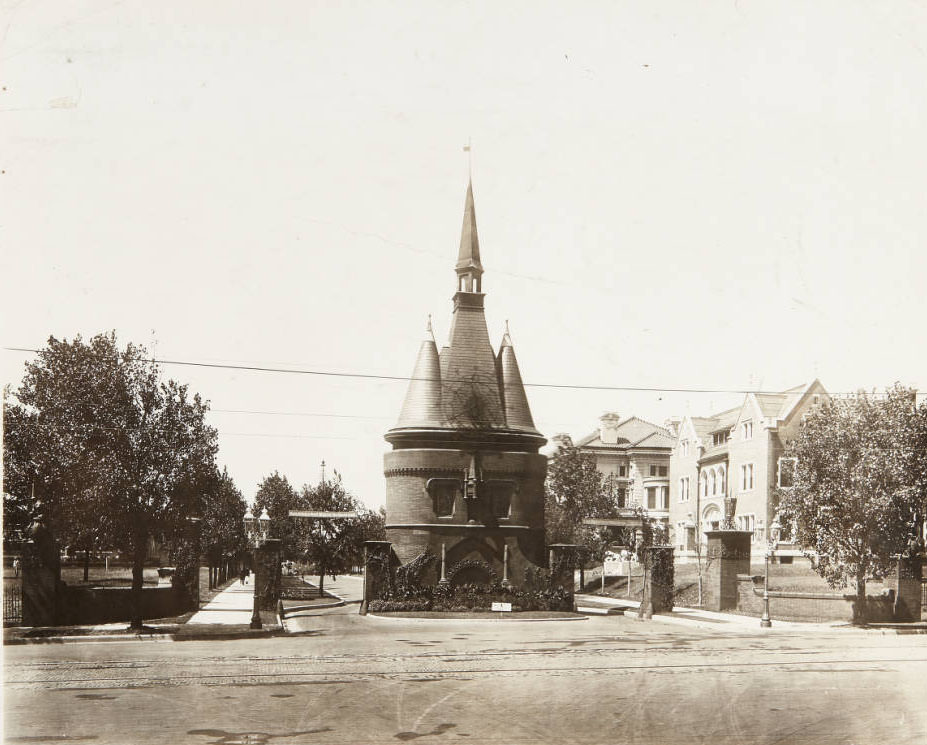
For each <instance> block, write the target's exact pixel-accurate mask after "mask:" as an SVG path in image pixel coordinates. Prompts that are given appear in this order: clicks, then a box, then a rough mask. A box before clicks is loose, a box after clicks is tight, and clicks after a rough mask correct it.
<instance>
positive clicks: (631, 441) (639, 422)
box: [576, 416, 675, 450]
mask: <svg viewBox="0 0 927 745" xmlns="http://www.w3.org/2000/svg"><path fill="white" fill-rule="evenodd" d="M616 429H617V435H618V442H616V443H614V444H611V443H604V442H602V438H601V436H600V432H599V430H596V431H595V432H593V433H592V434H590V435H586V436H585V437H583V438H582V439H580V440H579V441H578V442H577V443H576V446H577V447H588V448H597V449H608V448H612V449H620V450H628V449H630V448H632V447H638V446H640V447H665V448H671V447H673V443H674V442H675V440H674V439H673V437H672V435H670V433H669V431H668V430H666V429H664V428H663V427H659V426H657V425H656V424H653V423H651V422H648V421H646V420H645V419H641V418H640V417H636V416H632V417H628V418H627V419H625V420H624V421H623V422H619V424H618V426H617V428H616Z"/></svg>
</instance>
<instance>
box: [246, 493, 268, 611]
mask: <svg viewBox="0 0 927 745" xmlns="http://www.w3.org/2000/svg"><path fill="white" fill-rule="evenodd" d="M269 525H270V517H268V515H267V512H266V510H261V514H260V515H258V516H257V517H255V516H254V515H253V514H252V512H251V510H250V509H249V510H248V511H247V512H246V513H245V531H246V532H247V534H248V538H249V539H250V541H251V544H252V546H253V549H254V552H253V558H252V561H251V568H252V570H253V571H254V606H253V609H252V612H251V628H252V629H260V628H261V593H260V591H259V588H258V567H257V563H258V555H257V549H258V548H259V547H260V545H261V541H262V540H264V539H265V538H267V529H268V527H269Z"/></svg>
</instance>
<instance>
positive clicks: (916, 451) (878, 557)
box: [778, 384, 927, 597]
mask: <svg viewBox="0 0 927 745" xmlns="http://www.w3.org/2000/svg"><path fill="white" fill-rule="evenodd" d="M914 401H915V399H914V391H913V390H911V389H908V388H905V387H903V386H901V385H898V384H896V385H895V386H894V387H892V388H890V389H889V390H888V391H887V393H886V395H885V396H878V395H868V394H866V393H862V392H861V393H859V394H858V395H856V396H854V397H851V398H848V399H831V400H828V401H826V402H824V403H823V404H821V405H819V406H818V407H816V408H815V409H813V410H811V411H810V412H809V413H808V414H807V416H806V417H805V419H804V421H803V422H802V424H801V426H800V428H799V431H798V435H797V436H796V437H795V439H794V440H792V441H791V442H790V443H788V445H787V447H786V452H785V455H786V456H787V457H791V458H794V459H795V461H794V465H795V468H794V478H793V486H792V487H790V488H786V489H780V490H779V492H778V494H779V499H780V506H779V510H780V521H782V522H784V523H786V524H791V525H793V526H794V529H795V531H796V535H795V537H796V540H797V541H798V542H799V543H800V544H801V545H802V546H803V547H804V548H805V549H806V550H809V551H811V552H813V554H812V557H813V559H814V563H815V568H816V569H817V571H818V572H819V573H820V575H821V576H822V577H824V578H825V579H826V580H827V581H828V582H829V583H830V584H831V585H832V586H834V587H837V586H842V585H845V584H847V582H848V580H851V579H853V580H855V581H856V587H857V593H858V595H859V596H860V597H862V596H863V595H864V594H865V583H866V580H867V579H871V578H880V577H883V576H885V574H886V573H887V572H889V571H890V570H891V568H892V566H893V563H894V562H893V560H892V556H893V555H895V554H901V553H904V552H908V551H917V550H921V549H922V548H923V547H922V545H921V542H920V537H921V535H922V531H923V524H924V512H925V507H927V504H925V501H927V496H925V495H927V408H925V406H923V405H922V406H921V407H920V408H919V409H916V408H915V404H914Z"/></svg>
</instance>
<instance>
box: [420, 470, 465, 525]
mask: <svg viewBox="0 0 927 745" xmlns="http://www.w3.org/2000/svg"><path fill="white" fill-rule="evenodd" d="M425 488H426V490H427V491H428V494H429V495H430V496H431V500H432V505H433V509H434V511H435V515H437V516H438V517H450V516H451V515H453V514H454V502H455V501H457V495H458V494H460V481H458V480H457V479H428V484H427V485H426V487H425Z"/></svg>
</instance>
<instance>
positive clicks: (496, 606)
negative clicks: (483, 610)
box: [492, 603, 512, 613]
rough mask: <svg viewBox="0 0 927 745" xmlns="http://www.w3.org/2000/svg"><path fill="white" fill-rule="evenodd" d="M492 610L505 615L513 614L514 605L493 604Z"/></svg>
mask: <svg viewBox="0 0 927 745" xmlns="http://www.w3.org/2000/svg"><path fill="white" fill-rule="evenodd" d="M492 609H493V610H494V611H495V610H497V611H502V612H503V613H511V612H512V604H511V603H493V604H492Z"/></svg>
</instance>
